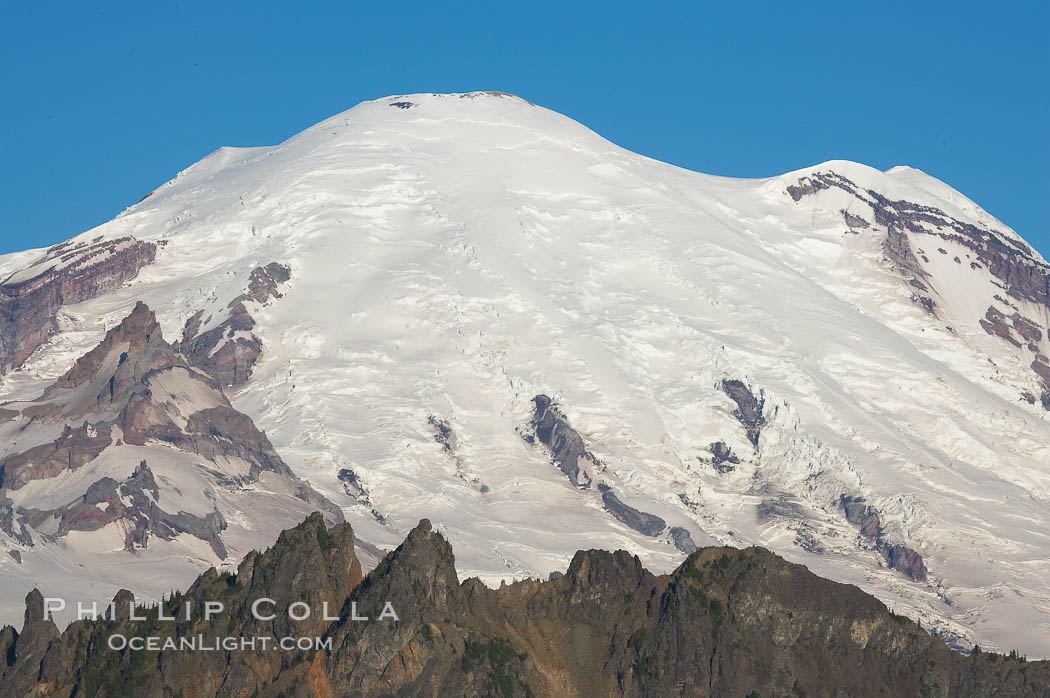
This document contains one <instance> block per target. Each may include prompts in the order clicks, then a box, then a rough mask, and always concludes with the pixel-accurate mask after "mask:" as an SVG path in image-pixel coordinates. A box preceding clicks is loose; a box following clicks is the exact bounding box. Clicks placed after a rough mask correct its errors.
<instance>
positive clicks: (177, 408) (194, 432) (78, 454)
mask: <svg viewBox="0 0 1050 698" xmlns="http://www.w3.org/2000/svg"><path fill="white" fill-rule="evenodd" d="M8 405H9V407H5V408H4V409H5V411H7V412H10V413H12V414H13V416H12V417H10V418H9V419H8V424H7V425H0V428H2V429H7V430H8V433H12V434H15V433H17V434H28V435H29V437H28V438H29V439H30V440H31V441H32V439H33V438H34V437H33V436H32V435H33V433H34V430H36V432H37V433H42V434H45V436H44V437H43V438H44V439H46V438H51V437H50V434H51V433H53V432H54V431H55V430H57V428H58V427H59V426H61V428H62V430H61V433H60V435H59V436H58V438H56V439H54V440H53V441H45V442H44V443H42V444H40V445H37V446H33V447H31V448H28V449H26V450H19V449H18V448H17V447H16V446H13V440H12V444H2V445H0V526H2V528H3V530H4V531H5V532H6V533H8V534H9V535H11V536H13V537H15V538H16V539H17V540H19V541H20V542H23V543H25V544H26V545H30V544H31V543H32V539H31V536H30V535H29V533H28V531H27V529H26V527H29V528H32V529H35V530H37V531H38V532H39V533H41V534H43V535H46V536H49V537H51V538H60V537H62V536H65V535H66V534H68V533H70V532H71V531H88V532H90V531H95V530H98V529H101V528H103V527H105V526H107V525H109V524H113V523H119V525H120V530H121V534H122V535H123V537H124V545H125V548H126V549H127V550H129V551H130V550H135V549H139V548H145V547H147V545H148V543H149V539H150V536H155V537H159V538H162V539H164V540H172V539H174V538H175V537H176V536H177V535H178V534H180V533H186V534H189V535H192V536H195V537H197V538H200V539H201V540H203V541H206V542H207V543H208V544H209V545H210V546H211V548H212V550H213V551H214V552H215V554H216V556H217V557H218V558H219V559H224V558H226V556H227V549H226V546H225V544H224V543H223V540H222V532H223V531H224V530H225V529H226V528H227V523H226V520H225V518H224V517H223V515H222V514H221V513H220V512H219V511H218V509H214V510H211V511H209V510H208V509H212V508H214V507H215V506H216V505H215V501H216V494H215V492H216V490H215V489H206V490H205V491H204V492H203V495H204V497H203V500H200V501H199V502H198V503H197V504H196V505H195V506H196V507H197V508H198V510H197V511H195V512H188V511H185V510H183V509H181V508H177V507H170V508H165V506H162V505H161V504H160V502H162V501H165V499H166V498H165V497H164V496H162V493H161V489H160V488H159V486H158V479H157V477H156V476H155V473H154V470H153V469H152V468H151V467H150V465H149V463H148V462H147V461H145V460H143V461H141V462H140V464H139V466H138V468H137V469H135V470H134V472H132V473H130V475H128V476H126V477H123V478H116V479H115V478H113V477H110V476H109V475H108V474H107V475H105V476H100V477H97V478H96V479H94V480H92V479H91V478H90V477H88V478H86V480H85V484H84V485H83V487H84V488H85V489H82V490H80V494H79V496H76V497H75V498H73V496H74V495H75V494H76V492H75V491H70V492H69V495H70V498H71V499H70V501H67V502H66V503H64V504H63V505H62V506H58V507H56V506H55V505H54V502H53V501H51V500H47V501H48V503H47V504H44V505H39V506H37V505H34V503H33V499H32V495H30V496H29V499H27V500H22V501H21V502H20V503H21V506H19V507H17V508H15V507H14V506H13V505H12V503H11V501H10V500H9V498H8V497H7V496H6V493H7V492H16V491H18V490H21V489H22V488H24V487H25V486H26V485H27V484H28V483H30V482H33V481H37V480H42V479H46V478H54V477H55V476H57V475H59V474H61V473H62V472H63V471H71V470H79V469H82V468H88V469H90V468H92V467H93V464H94V463H95V461H96V459H98V458H99V457H100V456H102V454H103V452H107V453H109V456H108V457H109V458H110V462H111V463H112V462H114V461H117V460H119V454H118V453H116V451H119V450H120V449H122V448H125V447H128V446H134V447H140V448H142V449H145V450H148V449H150V448H156V447H157V445H158V444H163V445H165V447H164V449H163V452H162V453H160V454H158V455H159V456H160V457H161V458H162V461H163V462H167V463H168V464H169V465H168V466H166V467H168V468H172V467H174V468H183V467H184V468H185V470H175V471H171V470H169V472H168V480H167V482H168V484H167V485H166V486H167V487H171V486H172V485H173V482H172V478H176V479H177V478H178V477H179V476H180V475H189V476H191V477H194V478H197V477H203V479H201V480H195V482H198V483H199V485H198V486H199V487H206V488H227V489H228V490H230V491H236V490H238V489H240V488H243V487H245V486H247V485H251V484H252V483H255V482H258V481H259V480H260V478H262V476H263V475H264V474H272V475H274V476H276V477H277V478H278V481H276V482H273V483H272V484H274V485H277V487H278V488H279V489H281V490H282V491H284V492H286V493H287V495H289V496H290V497H291V498H294V499H295V500H298V501H299V502H300V503H301V504H299V505H298V506H300V507H301V508H302V509H305V510H306V511H310V510H311V509H316V510H321V511H324V512H326V513H327V514H329V516H330V519H332V520H335V521H341V520H342V512H341V511H340V510H339V508H338V507H336V506H335V505H334V504H332V503H331V502H329V501H328V500H327V499H325V498H324V497H322V496H321V495H319V494H318V493H317V492H315V491H314V490H313V489H312V488H310V486H309V485H308V484H307V483H305V482H302V481H300V480H298V478H296V477H295V476H294V474H293V473H292V471H291V470H290V469H289V468H288V466H287V465H286V464H285V463H284V461H283V460H282V459H281V457H280V456H279V455H278V454H277V452H276V451H275V450H274V448H273V446H272V445H271V443H270V441H269V439H267V437H266V435H265V434H264V433H262V432H261V431H259V430H258V429H257V428H256V427H255V424H254V423H253V422H252V420H251V419H250V418H249V417H247V416H246V415H244V414H242V413H240V412H238V411H237V410H235V409H233V407H232V406H231V405H230V403H229V401H228V400H227V398H226V396H225V395H224V394H223V392H222V387H221V386H220V385H219V384H218V382H217V381H215V380H214V379H213V378H211V377H210V376H208V375H206V374H204V373H202V372H201V371H199V370H197V369H195V368H194V367H192V366H191V365H190V364H189V363H188V362H187V360H186V358H185V357H183V356H182V355H180V354H179V353H178V352H176V351H175V349H174V348H173V347H172V346H171V345H170V344H168V343H167V342H166V341H164V338H163V336H162V334H161V330H160V326H159V324H158V323H157V319H156V317H155V315H154V314H153V312H152V311H151V310H150V309H149V308H148V307H147V306H146V305H145V304H143V303H141V302H140V303H138V304H136V306H135V308H134V310H132V312H131V313H130V314H129V315H128V316H127V317H126V318H125V319H124V320H123V321H122V322H121V323H120V324H119V325H118V326H116V327H114V328H112V329H111V330H110V331H109V332H107V333H106V336H105V338H104V339H103V340H102V342H101V343H100V344H99V345H98V346H97V347H95V348H94V349H93V350H91V351H90V352H88V353H87V354H85V355H84V356H82V357H80V358H79V359H78V360H77V361H76V362H75V364H74V365H73V367H72V368H70V370H69V371H67V372H66V373H65V375H63V376H62V377H61V378H59V379H58V380H57V381H56V382H55V383H54V384H52V385H51V386H49V387H48V388H47V389H46V390H45V391H44V392H43V394H42V395H41V396H40V398H38V399H37V400H36V401H33V402H30V403H8ZM12 422H13V423H12ZM70 422H72V423H75V424H79V426H76V427H72V426H70V425H69V423H70ZM117 435H119V436H117ZM41 440H43V439H41ZM12 447H13V448H12ZM169 447H170V448H169ZM5 448H8V449H12V450H13V451H14V452H13V453H7V454H5V453H4V450H5ZM173 453H182V454H185V455H186V458H185V461H186V464H185V465H184V466H183V465H175V466H172V465H171V464H170V461H171V458H172V455H171V454H173ZM202 459H203V461H204V462H206V463H208V466H207V467H204V468H202V467H201V466H200V465H197V464H199V463H200V462H201V460H202ZM106 472H107V473H109V472H110V471H108V470H107V471H106ZM176 473H178V474H176ZM179 486H184V485H183V484H182V483H177V484H176V487H179ZM63 491H64V490H63ZM176 494H178V497H181V496H182V495H181V493H178V492H177V491H176ZM178 497H177V498H176V499H178ZM169 501H170V500H169ZM201 502H202V503H201ZM202 507H203V508H204V509H202Z"/></svg>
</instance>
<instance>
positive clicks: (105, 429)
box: [0, 424, 112, 490]
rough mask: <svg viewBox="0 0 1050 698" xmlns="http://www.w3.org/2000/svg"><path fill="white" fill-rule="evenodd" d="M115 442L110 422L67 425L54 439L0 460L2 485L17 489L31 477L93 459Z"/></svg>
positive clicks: (49, 475) (81, 464)
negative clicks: (111, 435) (75, 426)
mask: <svg viewBox="0 0 1050 698" xmlns="http://www.w3.org/2000/svg"><path fill="white" fill-rule="evenodd" d="M111 443H112V439H111V438H110V427H109V425H108V424H102V425H98V426H93V425H88V424H84V425H83V426H81V427H78V428H76V429H74V428H72V427H70V426H68V425H67V426H66V427H65V428H64V429H63V431H62V435H61V436H60V437H58V438H57V439H56V440H55V441H53V442H51V443H48V444H43V445H40V446H37V447H35V448H31V449H29V450H28V451H25V452H24V453H19V454H17V455H14V456H11V457H10V458H5V459H4V460H3V461H0V487H6V488H8V489H12V490H17V489H18V488H20V487H23V486H25V484H26V483H27V482H30V481H31V480H40V479H43V478H48V477H54V476H55V475H58V474H59V473H60V472H62V471H63V470H67V469H68V470H76V469H77V468H79V467H81V466H83V465H85V464H87V463H89V462H91V461H92V460H94V459H95V458H97V457H98V454H100V453H102V451H103V450H104V449H105V448H106V447H107V446H109V445H110V444H111Z"/></svg>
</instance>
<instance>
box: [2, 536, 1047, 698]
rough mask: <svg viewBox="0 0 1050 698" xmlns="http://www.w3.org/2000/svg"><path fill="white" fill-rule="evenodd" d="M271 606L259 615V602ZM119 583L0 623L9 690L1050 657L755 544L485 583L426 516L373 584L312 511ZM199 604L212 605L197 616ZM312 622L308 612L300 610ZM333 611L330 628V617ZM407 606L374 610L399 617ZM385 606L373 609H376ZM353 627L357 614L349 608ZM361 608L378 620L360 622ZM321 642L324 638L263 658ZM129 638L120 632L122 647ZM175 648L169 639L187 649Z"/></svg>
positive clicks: (576, 675)
mask: <svg viewBox="0 0 1050 698" xmlns="http://www.w3.org/2000/svg"><path fill="white" fill-rule="evenodd" d="M260 599H271V600H272V603H271V602H270V601H267V602H265V606H263V607H262V608H263V609H264V611H263V613H264V614H268V613H271V612H272V613H274V614H275V615H276V618H275V619H273V620H256V619H254V618H253V617H252V611H251V609H252V606H253V604H254V603H255V602H256V601H257V600H260ZM132 600H133V597H132V595H131V594H130V593H128V592H126V591H123V592H121V593H120V594H119V595H118V596H117V597H115V599H114V602H113V610H112V612H111V613H110V616H109V617H108V618H107V619H105V620H98V621H87V620H84V621H78V622H76V623H74V624H72V625H70V626H69V628H67V629H66V631H65V632H64V633H62V634H61V636H60V635H59V633H58V631H57V629H56V628H55V626H54V624H53V623H52V622H51V621H50V620H49V619H47V618H45V617H44V616H43V611H42V602H43V597H42V596H41V594H40V592H38V591H35V590H34V591H33V592H32V593H30V594H29V595H28V597H27V599H26V613H25V622H24V624H23V626H22V631H21V633H16V632H15V631H14V629H13V628H10V627H6V628H4V629H3V630H0V651H3V652H4V654H5V655H6V656H9V657H12V658H13V661H10V662H8V663H7V664H6V665H4V666H2V668H0V694H2V695H39V696H51V695H54V696H65V695H84V696H96V695H135V696H162V695H163V696H177V695H193V696H213V695H214V696H219V695H259V696H277V695H295V696H299V695H302V696H317V695H321V696H331V695H353V696H380V695H384V696H386V695H406V696H407V695H413V696H414V695H419V696H423V695H499V696H554V695H557V696H594V695H623V696H670V695H689V696H713V695H734V696H736V695H741V696H742V695H749V696H751V695H808V696H831V695H835V696H840V695H846V696H875V695H894V696H905V695H908V696H912V695H915V696H917V695H922V696H993V695H994V696H1047V695H1050V663H1048V662H1026V661H1024V660H1023V659H1018V658H1015V657H1004V656H1002V655H995V654H989V653H985V652H978V653H975V654H974V655H973V656H970V657H965V656H963V655H961V654H959V653H956V652H952V651H951V650H949V649H948V648H947V647H946V646H945V645H944V643H943V642H941V641H940V640H938V639H936V638H934V637H931V636H930V635H928V634H927V633H926V632H924V631H923V630H922V629H921V628H919V627H917V626H916V625H915V624H914V623H912V622H911V621H909V620H907V619H906V618H903V617H901V616H895V615H894V614H892V613H891V612H889V611H888V610H887V609H886V607H885V606H884V605H883V604H881V603H880V602H879V601H877V600H876V599H874V598H873V597H871V596H868V595H867V594H864V593H863V592H861V591H860V590H859V589H857V588H856V587H852V586H847V585H842V584H836V583H834V582H829V581H827V580H824V579H820V578H819V577H816V576H814V575H813V574H811V573H810V572H809V571H808V570H806V569H805V568H804V567H801V566H799V565H793V564H790V563H788V562H786V561H785V560H783V559H782V558H779V557H777V556H776V555H773V554H772V553H770V552H769V551H766V550H763V549H761V548H747V549H742V550H741V549H735V548H705V549H702V550H700V551H698V552H696V553H694V554H693V555H690V556H689V557H688V558H687V559H686V560H685V561H684V562H683V563H682V564H681V565H680V566H679V567H678V568H677V569H676V570H674V571H673V572H672V573H671V574H669V575H665V576H654V575H653V574H652V573H650V572H649V571H647V570H646V569H644V568H643V567H642V565H641V563H640V561H639V560H638V558H637V557H634V556H632V555H630V554H629V553H627V552H625V551H622V550H621V551H618V552H615V553H612V552H607V551H600V550H589V551H581V552H579V553H577V554H576V555H574V556H573V559H572V562H571V564H570V565H569V568H568V570H567V571H566V573H565V574H564V575H563V576H560V577H559V578H557V579H554V580H551V581H548V582H538V581H533V580H529V581H522V582H519V583H517V584H514V585H511V586H509V587H507V588H504V589H500V590H498V591H497V590H492V589H488V588H486V587H484V586H483V585H481V584H480V583H479V582H478V581H477V580H475V579H471V580H467V581H465V582H463V583H462V584H461V583H460V582H459V581H458V579H457V572H456V568H455V560H454V557H453V555H452V549H451V547H450V546H449V544H448V542H447V541H445V540H444V538H443V537H442V536H441V535H440V534H439V533H436V532H434V531H433V530H432V528H431V525H430V522H429V521H422V522H420V524H419V525H418V526H417V527H416V528H414V529H413V530H411V531H410V532H409V534H408V537H407V539H406V540H405V542H404V543H402V544H401V545H400V546H399V547H398V548H397V549H396V550H395V551H394V552H392V553H390V554H389V555H388V556H387V557H386V558H385V559H384V560H383V561H382V562H381V563H380V565H379V566H378V567H377V568H376V569H375V570H373V571H372V572H371V573H370V574H369V575H368V576H367V577H365V578H364V579H362V577H361V567H360V564H359V563H358V561H357V559H356V557H355V555H354V538H353V533H352V531H351V529H350V527H349V526H348V525H347V524H342V525H340V526H337V527H335V528H333V529H332V530H331V531H329V530H327V529H326V527H325V524H324V522H323V521H322V520H321V517H320V516H316V515H315V516H312V517H311V518H309V519H307V521H305V522H303V523H302V524H300V525H299V526H297V527H296V528H295V529H293V530H290V531H286V532H284V533H282V534H281V537H280V538H279V540H278V541H277V544H276V545H275V546H274V547H273V548H272V549H270V550H268V551H266V552H264V553H251V554H250V555H249V556H248V557H247V558H246V559H245V560H244V562H242V563H241V565H240V567H239V568H238V569H237V571H236V574H217V573H216V572H215V571H214V570H209V571H208V572H207V573H205V574H204V575H202V576H201V577H200V578H198V580H197V581H196V582H195V583H194V584H193V586H192V587H190V589H189V590H188V591H187V592H186V593H185V594H181V593H180V594H177V595H173V596H172V597H171V598H170V599H167V600H165V602H164V615H165V616H175V615H179V616H181V615H182V614H183V613H184V610H183V609H185V608H187V607H188V608H190V609H193V612H194V614H195V615H193V614H191V618H190V619H189V620H181V619H180V620H179V621H178V622H177V623H171V622H165V621H162V620H160V619H159V617H158V610H157V609H156V608H154V609H151V610H140V611H138V615H140V616H141V617H142V618H143V620H133V619H131V618H130V616H131V610H130V607H129V606H128V604H129V603H130V602H131V601H132ZM206 601H212V602H215V601H221V602H222V604H223V606H224V610H223V611H222V612H221V614H220V615H219V617H217V618H212V619H205V618H203V617H202V610H203V608H204V603H205V602H206ZM300 601H305V602H306V603H308V604H309V605H310V607H311V608H312V609H314V610H317V611H318V612H317V613H313V614H311V615H310V617H309V618H307V619H305V620H300V621H296V620H292V619H290V618H289V617H288V614H289V612H291V613H293V615H298V616H300V617H301V616H302V615H303V612H302V610H301V609H296V608H293V607H292V604H294V603H296V602H300ZM324 604H327V608H329V609H333V612H334V609H341V610H340V611H339V612H337V613H334V615H332V616H331V617H333V618H337V620H334V621H332V620H323V619H319V618H318V616H319V615H321V614H320V612H319V609H321V608H323V607H325V606H324ZM388 604H389V608H390V609H392V612H393V613H394V614H396V615H398V616H399V617H398V618H397V619H394V618H392V617H389V616H388V617H386V618H384V617H382V614H383V612H385V610H386V609H387V608H388ZM381 609H382V611H381ZM355 617H356V618H358V620H354V618H355ZM363 617H367V620H360V618H363ZM114 637H117V638H122V639H123V640H126V639H128V638H136V637H138V638H145V637H156V638H158V639H157V640H156V641H155V642H156V643H157V645H158V647H162V646H163V645H164V644H166V642H168V640H169V638H175V639H176V640H175V642H178V639H182V638H184V639H188V640H192V641H194V642H200V643H201V646H203V647H209V646H211V645H212V644H213V643H215V642H216V640H217V639H221V638H237V639H241V638H244V639H253V640H254V641H255V642H256V643H257V644H256V649H255V650H254V651H253V650H250V649H243V650H234V651H228V652H214V651H202V650H200V649H198V650H195V651H194V650H178V649H168V650H160V651H133V650H123V651H114V650H111V649H109V648H108V646H109V644H110V642H111V641H112V638H114ZM263 637H267V638H270V642H271V643H272V645H274V646H276V645H277V644H278V643H279V641H280V639H281V638H308V639H311V638H320V639H321V641H322V643H324V644H326V645H329V644H330V649H327V650H323V651H315V650H313V649H311V650H308V651H294V650H293V651H291V652H288V651H283V652H282V651H276V650H275V649H273V648H272V647H271V649H269V650H263V649H262V644H261V643H262V640H260V639H259V638H263ZM122 639H118V640H117V641H116V643H117V644H118V645H119V644H120V643H121V642H122ZM174 646H176V647H177V646H178V645H177V644H176V645H174Z"/></svg>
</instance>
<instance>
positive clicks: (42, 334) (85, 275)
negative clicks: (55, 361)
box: [0, 237, 157, 373]
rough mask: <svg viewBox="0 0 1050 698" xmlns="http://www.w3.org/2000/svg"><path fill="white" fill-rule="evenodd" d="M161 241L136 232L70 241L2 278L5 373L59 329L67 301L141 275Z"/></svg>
mask: <svg viewBox="0 0 1050 698" xmlns="http://www.w3.org/2000/svg"><path fill="white" fill-rule="evenodd" d="M156 252H157V246H156V245H154V244H153V243H150V242H142V241H139V240H136V239H135V238H131V237H124V238H117V239H112V240H101V239H97V240H95V241H93V242H91V243H87V242H79V243H75V244H74V243H73V242H64V243H61V244H59V245H55V246H54V247H52V248H51V249H49V250H48V251H47V253H46V254H45V255H44V257H43V259H40V260H39V261H37V262H36V263H35V264H33V265H32V266H30V267H28V268H26V269H23V270H21V271H18V272H16V273H14V274H12V275H10V276H9V277H7V278H6V279H4V280H3V281H2V283H0V373H5V372H7V371H9V370H10V369H12V368H15V367H17V366H21V365H22V363H23V362H24V361H25V360H26V359H27V358H29V355H30V354H32V353H33V351H34V350H36V348H37V347H39V346H40V345H41V344H43V343H44V342H45V341H47V339H48V337H50V336H51V335H52V334H53V333H54V332H55V330H56V325H55V317H56V313H57V311H58V309H59V307H61V306H62V305H65V304H70V303H80V302H82V301H86V300H90V299H91V298H95V297H96V296H99V295H101V294H103V293H105V292H106V291H109V290H112V289H114V288H117V287H118V286H120V285H121V284H123V283H125V282H126V281H129V280H131V279H133V278H135V276H136V275H138V273H139V269H141V268H142V267H143V266H145V265H147V264H149V263H150V262H152V261H153V259H154V257H155V256H156Z"/></svg>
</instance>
